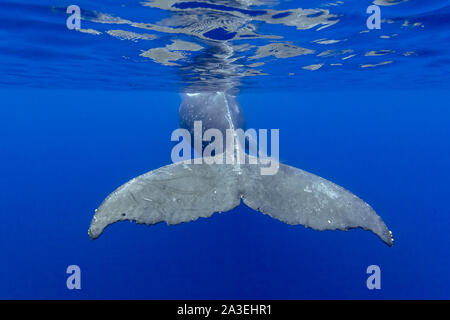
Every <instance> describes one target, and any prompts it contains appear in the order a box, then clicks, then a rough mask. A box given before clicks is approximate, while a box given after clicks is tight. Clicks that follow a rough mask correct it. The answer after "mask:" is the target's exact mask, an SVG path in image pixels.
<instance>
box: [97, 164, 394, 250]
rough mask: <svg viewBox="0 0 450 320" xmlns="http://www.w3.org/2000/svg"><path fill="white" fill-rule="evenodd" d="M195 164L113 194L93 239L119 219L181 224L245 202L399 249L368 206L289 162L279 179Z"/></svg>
mask: <svg viewBox="0 0 450 320" xmlns="http://www.w3.org/2000/svg"><path fill="white" fill-rule="evenodd" d="M248 157H249V156H248ZM247 160H248V158H247ZM190 162H191V161H190V160H188V161H184V162H179V163H175V164H171V165H168V166H165V167H161V168H159V169H156V170H153V171H150V172H148V173H146V174H143V175H141V176H139V177H137V178H134V179H132V180H131V181H129V182H127V183H125V184H124V185H122V186H121V187H119V188H118V189H117V190H116V191H114V192H113V193H111V194H110V195H109V196H108V197H107V198H106V199H105V200H104V201H103V203H102V204H101V205H100V207H99V208H98V209H97V210H96V213H95V215H94V217H93V219H92V222H91V226H90V228H89V236H90V237H91V239H96V238H98V237H99V236H100V235H101V233H102V232H103V230H104V229H105V228H106V227H107V226H108V225H110V224H112V223H115V222H117V221H123V220H130V221H135V222H136V223H145V224H147V225H152V224H156V223H159V222H166V223H167V224H168V225H172V224H178V223H181V222H188V221H193V220H196V219H198V218H200V217H203V218H206V217H209V216H211V215H212V214H213V213H215V212H225V211H229V210H231V209H233V208H234V207H236V206H238V205H239V204H240V203H241V199H242V200H243V202H244V203H245V204H246V205H247V206H249V207H250V208H252V209H254V210H257V211H260V212H262V213H264V214H268V215H269V216H271V217H273V218H276V219H278V220H281V221H283V222H285V223H288V224H292V225H297V224H301V225H304V226H305V227H310V228H313V229H315V230H337V229H338V230H348V229H350V228H363V229H365V230H370V231H372V232H373V233H375V234H376V235H377V236H378V237H379V238H380V239H381V240H383V241H384V242H385V243H386V244H387V245H389V246H392V245H393V238H392V233H391V232H390V231H389V230H388V228H387V227H386V225H385V224H384V222H383V220H382V219H381V218H380V217H379V216H378V215H377V214H376V213H375V211H374V210H373V209H372V208H371V207H370V206H369V205H368V204H367V203H365V202H364V201H362V200H361V199H359V198H358V197H357V196H355V195H353V194H352V193H351V192H349V191H347V190H345V189H343V188H342V187H340V186H338V185H336V184H334V183H332V182H330V181H328V180H325V179H323V178H321V177H318V176H316V175H314V174H311V173H308V172H306V171H303V170H300V169H297V168H294V167H291V166H288V165H284V164H279V170H278V172H277V173H276V174H274V175H261V174H260V169H261V166H264V165H263V164H261V163H259V162H258V164H250V163H249V161H246V162H245V164H240V165H238V166H236V165H231V164H214V163H213V160H212V159H209V160H208V158H206V161H205V159H204V163H203V164H191V163H190ZM205 162H208V163H213V164H206V163H205Z"/></svg>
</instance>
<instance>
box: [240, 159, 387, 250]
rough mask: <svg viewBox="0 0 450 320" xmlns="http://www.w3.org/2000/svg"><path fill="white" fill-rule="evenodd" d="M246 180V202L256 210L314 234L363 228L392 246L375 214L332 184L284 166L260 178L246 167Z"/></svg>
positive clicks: (244, 185)
mask: <svg viewBox="0 0 450 320" xmlns="http://www.w3.org/2000/svg"><path fill="white" fill-rule="evenodd" d="M244 176H245V177H246V179H243V180H242V186H243V190H245V191H244V193H243V201H244V203H245V204H246V205H247V206H249V207H250V208H252V209H254V210H257V211H260V212H262V213H265V214H268V215H269V216H271V217H273V218H276V219H278V220H281V221H283V222H285V223H288V224H292V225H297V224H301V225H304V226H306V227H310V228H312V229H315V230H337V229H338V230H344V231H346V230H348V229H351V228H363V229H365V230H370V231H372V232H373V233H375V234H376V235H377V236H378V237H380V239H381V240H383V241H384V242H385V243H386V244H387V245H388V246H392V245H393V241H394V239H393V237H392V233H391V232H390V231H389V229H388V228H387V227H386V225H385V224H384V222H383V220H382V219H381V218H380V217H379V216H378V215H377V214H376V212H375V211H374V210H373V209H372V208H371V207H370V206H369V205H368V204H367V203H365V202H364V201H362V200H361V199H360V198H358V197H357V196H355V195H354V194H352V193H351V192H349V191H347V190H345V189H344V188H342V187H340V186H338V185H336V184H334V183H333V182H331V181H328V180H325V179H323V178H321V177H319V176H316V175H314V174H311V173H309V172H306V171H303V170H300V169H297V168H294V167H291V166H287V165H283V164H280V165H279V170H278V172H277V173H276V174H275V175H261V174H260V170H259V168H258V166H255V165H253V166H252V165H246V166H245V175H244Z"/></svg>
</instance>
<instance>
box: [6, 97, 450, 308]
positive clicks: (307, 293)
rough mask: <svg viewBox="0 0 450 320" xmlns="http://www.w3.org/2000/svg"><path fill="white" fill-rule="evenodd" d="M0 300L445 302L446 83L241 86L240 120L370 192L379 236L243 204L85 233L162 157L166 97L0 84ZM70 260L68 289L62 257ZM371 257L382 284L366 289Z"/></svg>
mask: <svg viewBox="0 0 450 320" xmlns="http://www.w3.org/2000/svg"><path fill="white" fill-rule="evenodd" d="M0 95H1V106H2V107H1V108H0V155H1V157H0V178H1V183H0V203H1V206H0V211H1V217H2V220H1V224H0V254H1V258H0V298H2V299H4V298H37V299H46V298H57V299H59V298H64V299H66V298H69V299H72V298H74V299H80V298H126V299H128V298H137V299H141V298H161V299H175V298H181V299H188V298H210V299H215V298H236V299H239V298H254V299H259V298H261V299H263V298H267V299H292V298H295V299H298V298H306V299H310V298H325V299H328V298H333V299H334V298H344V299H346V298H369V299H372V298H374V299H379V298H447V299H448V298H450V289H449V288H450V276H449V273H448V271H449V270H450V257H449V254H448V253H449V247H450V246H449V245H450V235H449V228H448V226H449V223H450V215H449V213H450V212H449V209H448V198H449V186H448V184H449V181H450V170H449V169H450V142H449V141H450V140H449V138H450V132H449V131H450V129H449V128H450V111H449V104H448V101H449V98H450V93H448V92H439V91H417V90H415V91H386V90H379V89H374V90H373V91H372V92H354V91H347V92H311V93H304V92H291V93H285V92H272V93H270V94H242V95H241V96H240V97H239V99H240V102H241V104H242V106H243V108H244V110H245V112H246V116H247V123H248V127H251V128H256V129H258V128H267V129H271V128H279V129H280V153H281V161H282V162H284V163H287V164H290V165H293V166H296V167H299V168H302V169H304V170H307V171H310V172H313V173H315V174H318V175H320V176H322V177H324V178H327V179H330V180H332V181H334V182H336V183H337V184H339V185H341V186H343V187H345V188H347V189H349V190H351V191H352V192H354V193H355V194H356V195H358V196H360V197H361V198H362V199H364V200H365V201H367V202H368V203H370V204H371V205H372V206H373V207H374V208H375V209H376V210H377V212H378V213H379V214H380V215H381V217H382V218H383V219H384V220H385V222H386V224H387V225H388V227H389V228H390V229H391V230H392V231H393V233H394V237H395V245H394V247H393V248H388V247H387V246H386V245H385V244H383V243H382V242H381V241H380V240H379V239H378V238H377V237H376V236H374V235H373V234H372V233H370V232H366V231H362V230H351V231H349V232H341V231H337V232H332V231H327V232H318V231H313V230H311V229H305V228H304V227H302V226H289V225H286V224H283V223H281V222H279V221H277V220H274V219H271V218H270V217H268V216H265V215H263V214H260V213H257V212H254V211H252V210H250V209H247V208H246V207H243V206H240V207H238V208H237V209H235V210H233V211H231V212H227V213H222V214H215V215H214V216H213V217H211V218H209V219H200V220H198V221H195V222H192V223H186V224H181V225H177V226H171V227H168V226H166V225H165V224H159V225H156V226H152V227H146V226H142V225H135V224H134V223H129V222H122V223H117V224H115V225H112V226H110V227H108V228H107V229H106V230H105V232H104V234H103V235H102V236H101V237H100V238H99V239H98V240H95V241H91V240H90V239H89V237H88V235H87V229H88V227H89V223H90V220H91V218H92V216H93V213H94V209H95V208H96V207H98V205H99V204H100V203H101V201H102V200H103V199H104V198H105V197H106V196H107V195H108V194H109V193H110V192H111V191H113V190H114V189H115V188H116V187H118V186H119V185H120V184H122V183H124V182H126V181H127V180H129V179H130V178H132V177H134V176H137V175H139V174H142V173H144V172H146V171H149V170H152V169H155V168H158V167H160V166H162V165H165V164H168V163H169V162H170V150H171V146H172V144H171V142H170V134H171V132H172V130H174V129H176V128H177V127H178V120H177V112H178V105H179V102H180V97H179V96H178V95H177V94H174V93H167V94H166V93H158V92H97V91H71V92H69V91H55V90H53V91H51V90H31V89H26V90H19V89H9V90H4V89H3V90H1V91H0ZM71 264H77V265H79V266H80V267H81V270H82V289H81V290H79V291H77V290H74V291H69V290H67V288H66V278H67V275H66V273H65V271H66V268H67V266H68V265H71ZM371 264H377V265H379V266H380V267H381V272H382V280H381V285H382V289H381V290H379V291H369V290H368V289H367V288H366V278H367V274H366V268H367V266H369V265H371Z"/></svg>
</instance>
